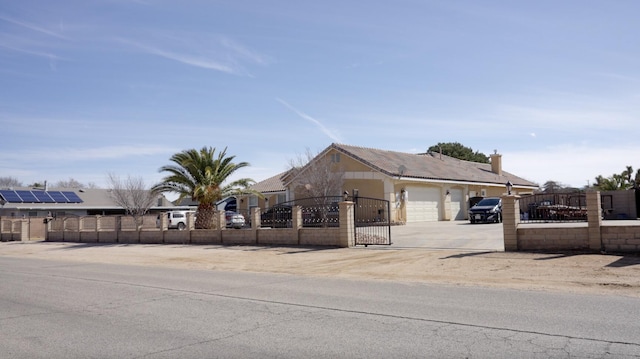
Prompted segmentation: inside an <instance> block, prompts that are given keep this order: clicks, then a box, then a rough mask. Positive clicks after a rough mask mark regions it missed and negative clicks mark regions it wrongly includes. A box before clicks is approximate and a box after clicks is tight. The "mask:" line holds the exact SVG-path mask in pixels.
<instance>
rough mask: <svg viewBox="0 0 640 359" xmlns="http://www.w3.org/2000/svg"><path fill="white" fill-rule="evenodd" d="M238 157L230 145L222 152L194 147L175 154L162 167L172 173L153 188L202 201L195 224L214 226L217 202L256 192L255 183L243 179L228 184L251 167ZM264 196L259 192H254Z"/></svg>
mask: <svg viewBox="0 0 640 359" xmlns="http://www.w3.org/2000/svg"><path fill="white" fill-rule="evenodd" d="M234 158H235V156H229V157H227V148H226V147H225V149H224V150H223V151H221V152H218V154H217V156H216V149H215V148H212V147H202V149H200V150H196V149H191V150H185V151H182V152H180V153H176V154H174V155H173V156H171V158H170V160H171V161H172V162H173V163H174V164H172V165H166V166H162V167H161V168H160V172H167V173H169V174H168V175H167V176H166V177H164V178H163V179H162V181H161V182H160V183H158V184H156V185H155V186H154V187H153V189H154V190H157V191H160V192H174V193H177V194H178V195H179V196H178V201H180V200H182V199H184V198H187V197H189V198H191V199H192V200H194V201H197V202H198V210H197V212H196V223H195V227H196V228H198V229H210V228H212V226H213V216H214V213H215V210H216V208H215V203H216V202H217V201H219V200H221V199H223V198H225V197H229V196H232V195H238V194H242V193H254V192H253V191H251V190H249V189H248V187H249V186H251V185H252V184H254V183H255V181H253V180H252V179H250V178H241V179H238V180H235V181H232V182H230V183H228V184H226V185H225V184H224V183H225V181H227V180H228V179H229V177H231V175H233V174H234V173H235V172H236V171H238V170H239V169H241V168H244V167H247V166H249V163H248V162H240V163H234V162H233V159H234ZM254 194H256V195H259V196H261V194H259V193H254Z"/></svg>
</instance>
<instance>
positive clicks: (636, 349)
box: [0, 257, 640, 359]
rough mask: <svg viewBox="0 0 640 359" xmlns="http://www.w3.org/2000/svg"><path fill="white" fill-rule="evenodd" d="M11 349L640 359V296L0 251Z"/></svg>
mask: <svg viewBox="0 0 640 359" xmlns="http://www.w3.org/2000/svg"><path fill="white" fill-rule="evenodd" d="M0 288H1V291H0V323H1V325H0V328H1V330H2V332H1V333H0V353H2V357H3V358H152V359H156V358H204V357H206V358H251V357H253V358H301V357H304V358H338V357H339V358H391V357H403V358H425V357H432V358H514V357H518V358H569V357H580V358H608V357H610V358H638V357H640V325H638V323H640V311H639V310H638V309H639V308H640V299H638V298H631V297H622V296H604V295H576V294H564V293H557V292H555V293H551V292H540V291H537V292H529V291H522V290H510V289H495V288H494V289H489V288H481V287H457V286H447V285H434V284H431V285H427V284H419V283H398V282H392V281H367V280H346V279H334V278H319V277H305V276H297V275H288V274H265V273H240V272H223V271H215V270H188V269H176V268H164V267H151V266H150V267H143V266H127V265H116V264H100V263H81V262H66V261H50V260H41V259H30V258H8V257H0Z"/></svg>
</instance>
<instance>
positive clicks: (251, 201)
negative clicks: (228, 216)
mask: <svg viewBox="0 0 640 359" xmlns="http://www.w3.org/2000/svg"><path fill="white" fill-rule="evenodd" d="M252 207H258V197H256V196H251V197H249V208H252Z"/></svg>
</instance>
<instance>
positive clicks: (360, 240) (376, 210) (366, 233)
mask: <svg viewBox="0 0 640 359" xmlns="http://www.w3.org/2000/svg"><path fill="white" fill-rule="evenodd" d="M352 200H353V202H354V208H353V219H354V223H355V227H356V228H355V229H356V233H355V236H356V238H355V244H356V245H364V246H365V247H366V246H368V245H391V221H390V215H391V214H390V209H391V206H390V204H389V201H387V200H384V199H377V198H368V197H359V196H357V195H355V196H353V197H352Z"/></svg>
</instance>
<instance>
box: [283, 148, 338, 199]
mask: <svg viewBox="0 0 640 359" xmlns="http://www.w3.org/2000/svg"><path fill="white" fill-rule="evenodd" d="M289 175H290V178H292V179H293V181H292V182H291V183H292V184H293V187H294V188H298V189H301V190H302V189H303V191H304V192H306V193H307V194H308V196H309V197H327V196H340V195H341V194H342V188H343V186H344V169H342V168H341V167H340V166H339V165H338V163H337V162H334V161H333V160H332V157H331V156H324V157H318V156H317V155H314V154H313V153H311V151H310V150H309V149H308V148H307V150H306V152H305V154H304V155H298V157H297V158H295V159H293V160H290V161H289Z"/></svg>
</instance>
